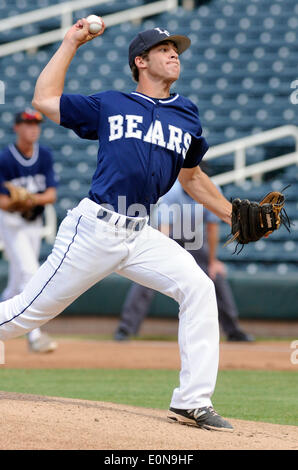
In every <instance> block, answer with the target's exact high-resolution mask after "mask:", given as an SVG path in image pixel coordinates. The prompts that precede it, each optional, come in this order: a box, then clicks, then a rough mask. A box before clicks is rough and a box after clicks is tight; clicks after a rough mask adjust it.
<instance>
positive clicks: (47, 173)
mask: <svg viewBox="0 0 298 470" xmlns="http://www.w3.org/2000/svg"><path fill="white" fill-rule="evenodd" d="M5 181H9V182H11V183H13V184H14V185H16V186H22V187H23V188H26V189H27V190H28V191H29V192H31V193H43V192H44V191H45V190H46V189H47V188H49V187H55V186H57V183H56V179H55V174H54V170H53V159H52V154H51V151H50V150H48V149H47V148H45V147H42V146H40V145H39V144H35V145H34V150H33V155H32V157H31V158H26V157H24V156H23V155H22V154H21V153H20V151H19V150H18V149H17V147H16V146H15V145H9V146H8V147H6V148H5V149H4V150H3V151H2V152H1V153H0V193H2V194H9V192H8V190H7V189H6V188H5V187H4V186H3V183H4V182H5Z"/></svg>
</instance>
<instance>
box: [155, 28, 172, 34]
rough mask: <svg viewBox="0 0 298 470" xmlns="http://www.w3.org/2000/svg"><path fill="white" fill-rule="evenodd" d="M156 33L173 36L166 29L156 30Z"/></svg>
mask: <svg viewBox="0 0 298 470" xmlns="http://www.w3.org/2000/svg"><path fill="white" fill-rule="evenodd" d="M154 29H155V30H156V31H158V32H159V34H166V35H167V36H171V35H170V33H169V31H167V30H166V29H160V28H154Z"/></svg>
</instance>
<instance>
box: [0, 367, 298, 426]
mask: <svg viewBox="0 0 298 470" xmlns="http://www.w3.org/2000/svg"><path fill="white" fill-rule="evenodd" d="M177 384H178V372H177V371H169V370H127V369H121V370H106V369H84V370H81V369H79V370H69V369H64V370H59V369H57V370H52V369H50V370H49V369H48V370H45V369H43V370H38V369H32V370H23V369H7V370H4V369H3V370H0V390H5V391H11V392H18V393H31V394H38V395H49V396H61V397H68V398H82V399H87V400H99V401H110V402H114V403H123V404H128V405H135V406H143V407H149V408H151V407H152V408H161V409H167V407H168V406H169V402H170V399H171V395H172V391H173V389H174V387H176V386H177ZM297 396H298V378H297V373H295V372H278V371H274V372H271V371H243V370H232V371H220V372H219V375H218V380H217V386H216V392H215V394H214V396H213V404H214V406H215V408H216V409H217V410H218V411H219V412H220V413H221V414H223V415H224V416H227V417H230V418H239V419H246V420H254V421H265V422H271V423H279V424H292V425H297V424H298V406H297Z"/></svg>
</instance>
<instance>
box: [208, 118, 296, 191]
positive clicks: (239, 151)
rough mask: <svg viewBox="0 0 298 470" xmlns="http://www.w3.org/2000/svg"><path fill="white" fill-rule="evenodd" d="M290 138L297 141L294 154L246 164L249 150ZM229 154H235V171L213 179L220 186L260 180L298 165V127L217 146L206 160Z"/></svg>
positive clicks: (284, 128) (284, 127) (289, 127)
mask: <svg viewBox="0 0 298 470" xmlns="http://www.w3.org/2000/svg"><path fill="white" fill-rule="evenodd" d="M289 136H290V137H293V138H294V141H295V151H294V152H291V153H288V154H286V155H282V156H278V157H274V158H270V159H269V160H265V161H262V162H258V163H255V164H252V165H247V164H246V150H247V149H248V148H250V147H255V146H257V145H261V144H266V143H268V142H271V141H275V140H278V139H282V138H285V137H289ZM227 154H234V170H232V171H228V172H225V173H221V174H219V175H216V176H214V177H213V181H214V182H215V183H217V184H219V185H220V186H221V185H225V184H229V183H236V184H237V185H241V184H243V182H244V181H245V179H246V178H248V177H256V178H257V179H258V178H260V177H261V176H262V175H263V174H264V173H267V172H271V171H273V170H277V169H280V168H284V167H286V166H289V165H293V164H296V165H298V127H297V126H292V125H288V126H281V127H277V128H275V129H271V130H269V131H265V132H260V133H258V134H254V135H251V136H248V137H243V138H241V139H237V140H233V141H231V142H227V143H225V144H220V145H216V146H214V147H212V148H210V149H209V150H208V152H207V154H206V156H205V160H211V159H215V158H218V157H221V156H223V155H227Z"/></svg>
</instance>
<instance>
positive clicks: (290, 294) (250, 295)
mask: <svg viewBox="0 0 298 470" xmlns="http://www.w3.org/2000/svg"><path fill="white" fill-rule="evenodd" d="M228 279H229V281H230V284H231V288H232V291H233V294H234V296H235V301H236V304H237V306H238V308H239V317H240V318H243V319H263V320H264V319H267V320H271V319H273V320H298V310H297V305H298V289H297V276H296V275H290V274H289V275H284V276H282V277H278V278H277V277H276V276H273V275H271V274H270V275H265V274H259V275H254V276H251V275H247V274H244V273H243V274H242V275H241V274H239V273H237V275H234V276H232V275H230V276H229V278H228ZM6 281H7V273H5V270H3V268H2V273H1V276H0V289H1V290H3V289H4V287H5V285H6ZM130 284H131V281H129V280H128V279H125V278H122V277H120V276H118V275H117V274H112V275H110V276H109V277H107V278H106V279H103V280H102V281H101V282H100V283H98V284H97V285H95V286H93V287H92V288H91V289H89V290H88V291H87V292H85V294H83V295H82V296H81V297H79V298H78V299H77V300H76V301H75V302H73V304H72V305H70V306H69V307H68V308H67V309H66V310H65V312H64V315H69V316H78V315H82V314H85V315H89V316H90V315H91V316H107V315H111V316H119V314H120V312H121V309H122V306H123V302H124V300H125V297H126V294H127V292H128V289H129V286H130ZM198 288H199V287H198ZM177 315H178V304H177V303H176V302H175V301H174V300H173V299H171V298H169V297H166V296H164V295H162V294H160V293H157V294H156V296H155V297H154V300H153V302H152V305H151V308H150V312H149V316H151V317H156V318H158V317H160V318H173V317H174V318H177Z"/></svg>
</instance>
